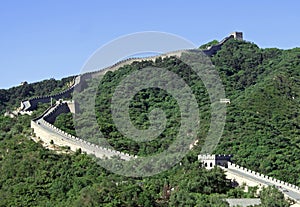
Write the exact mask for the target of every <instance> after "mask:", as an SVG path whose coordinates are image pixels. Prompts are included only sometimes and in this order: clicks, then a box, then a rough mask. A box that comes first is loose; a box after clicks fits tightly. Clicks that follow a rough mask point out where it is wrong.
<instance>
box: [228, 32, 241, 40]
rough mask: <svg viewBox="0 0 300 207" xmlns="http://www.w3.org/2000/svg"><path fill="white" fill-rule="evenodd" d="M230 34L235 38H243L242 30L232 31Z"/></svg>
mask: <svg viewBox="0 0 300 207" xmlns="http://www.w3.org/2000/svg"><path fill="white" fill-rule="evenodd" d="M230 35H232V36H233V38H234V39H236V40H243V32H232V33H231V34H230Z"/></svg>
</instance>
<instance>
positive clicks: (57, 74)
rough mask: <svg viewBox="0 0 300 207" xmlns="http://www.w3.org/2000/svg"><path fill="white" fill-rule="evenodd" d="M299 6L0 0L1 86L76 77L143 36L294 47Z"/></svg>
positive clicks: (191, 0) (287, 3)
mask: <svg viewBox="0 0 300 207" xmlns="http://www.w3.org/2000/svg"><path fill="white" fill-rule="evenodd" d="M299 2H300V1H297V0H294V1H291V0H286V1H279V0H278V1H276V0H273V1H271V0H265V1H262V0H260V1H258V0H252V1H247V2H246V1H235V0H232V1H230V0H227V1H221V0H219V1H200V0H189V1H188V0H187V1H182V0H181V1H179V0H172V1H171V0H160V1H158V0H151V1H141V0H140V1H136V0H131V1H130V0H127V1H121V0H120V1H116V0H110V1H89V0H87V1H75V0H72V1H67V0H65V1H58V0H53V1H47V0H43V1H32V0H27V1H15V0H2V1H1V2H0V27H1V32H0V37H1V38H0V68H1V77H0V80H1V82H0V88H9V87H11V86H15V85H18V84H19V83H20V82H22V81H28V82H30V83H31V82H36V81H40V80H44V79H49V78H56V79H60V78H63V77H67V76H70V75H75V74H79V73H80V70H81V67H82V66H83V64H84V62H85V61H86V60H87V58H88V57H89V56H90V55H91V54H92V53H93V52H94V51H95V50H96V49H98V48H99V47H101V46H102V45H103V44H105V43H107V42H109V41H111V40H113V39H115V38H117V37H119V36H122V35H126V34H130V33H134V32H141V31H162V32H169V33H174V34H177V35H180V36H182V37H184V38H186V39H188V40H190V41H192V42H193V43H194V44H196V45H201V44H204V43H206V42H208V41H210V40H213V39H218V40H221V39H222V38H223V37H225V36H226V35H228V34H229V33H230V32H232V31H236V30H237V31H243V32H244V38H245V39H246V40H248V41H251V42H255V43H256V44H258V45H259V46H260V47H279V48H284V49H285V48H293V47H300V38H299V37H300V27H299V20H300V12H299V9H300V3H299Z"/></svg>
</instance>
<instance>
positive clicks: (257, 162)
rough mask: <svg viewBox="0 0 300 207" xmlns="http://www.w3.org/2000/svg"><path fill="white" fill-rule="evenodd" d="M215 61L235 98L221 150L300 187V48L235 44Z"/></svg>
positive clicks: (229, 45) (221, 53)
mask: <svg viewBox="0 0 300 207" xmlns="http://www.w3.org/2000/svg"><path fill="white" fill-rule="evenodd" d="M213 62H214V64H215V65H216V67H217V69H218V70H219V71H220V74H221V76H222V79H223V82H224V85H225V87H226V93H227V95H228V98H230V99H231V103H230V104H229V105H228V110H227V120H226V127H225V130H224V134H223V137H222V139H221V142H220V144H219V146H218V149H217V152H220V153H225V154H227V153H229V154H234V156H235V157H234V160H235V161H236V162H237V163H238V164H240V165H242V166H244V167H247V168H249V169H251V170H255V171H258V172H261V173H264V174H268V175H270V176H273V177H276V178H278V179H281V180H284V181H287V182H291V183H294V184H296V185H300V177H299V174H300V161H299V160H300V148H299V147H300V145H299V141H300V130H299V129H300V117H299V113H300V108H299V103H300V82H299V80H300V49H299V48H296V49H292V50H286V51H283V50H278V49H260V48H258V47H257V46H256V45H254V44H250V43H247V42H240V41H232V40H231V41H229V42H227V43H226V44H225V45H224V46H223V48H222V50H221V51H219V53H218V54H217V55H216V56H215V57H213Z"/></svg>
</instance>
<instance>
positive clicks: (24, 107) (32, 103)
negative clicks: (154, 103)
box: [20, 35, 234, 111]
mask: <svg viewBox="0 0 300 207" xmlns="http://www.w3.org/2000/svg"><path fill="white" fill-rule="evenodd" d="M231 38H234V36H233V35H229V36H228V37H225V38H224V39H223V40H222V41H220V42H219V44H217V45H213V46H212V47H210V48H208V49H206V50H202V52H203V53H204V54H206V55H207V56H213V55H214V54H216V53H217V51H218V50H220V49H221V47H222V45H223V44H224V43H225V42H226V41H228V40H229V39H231ZM184 51H188V50H179V51H173V52H169V53H166V54H163V55H157V56H153V57H146V58H128V59H125V60H121V61H119V62H117V63H116V64H114V65H112V66H109V67H107V68H104V69H101V70H98V71H93V72H87V73H84V74H82V75H80V76H77V77H76V78H75V80H74V84H73V85H72V86H71V87H70V88H68V89H67V90H65V91H62V92H60V93H58V94H55V95H49V96H39V97H35V98H32V99H29V100H23V101H22V102H21V108H20V110H21V111H32V110H35V109H36V107H37V105H38V103H50V101H51V98H53V99H56V100H58V99H63V98H71V96H72V93H73V91H74V89H75V88H76V87H77V90H82V88H80V83H81V81H82V80H86V79H88V78H92V77H94V76H97V75H100V74H105V73H106V72H107V71H114V70H117V69H118V68H120V67H122V66H123V65H127V64H131V63H132V62H134V61H146V60H155V59H156V58H157V57H162V58H164V57H167V56H178V55H180V54H181V53H182V52H184Z"/></svg>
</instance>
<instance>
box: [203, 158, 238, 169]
mask: <svg viewBox="0 0 300 207" xmlns="http://www.w3.org/2000/svg"><path fill="white" fill-rule="evenodd" d="M232 157H233V156H232V155H221V154H218V155H210V154H204V155H201V154H200V155H198V160H199V161H200V162H201V163H202V164H203V166H204V167H205V168H207V169H211V168H213V167H214V166H216V165H219V166H223V167H226V168H227V167H228V163H229V162H230V160H231V158H232Z"/></svg>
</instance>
